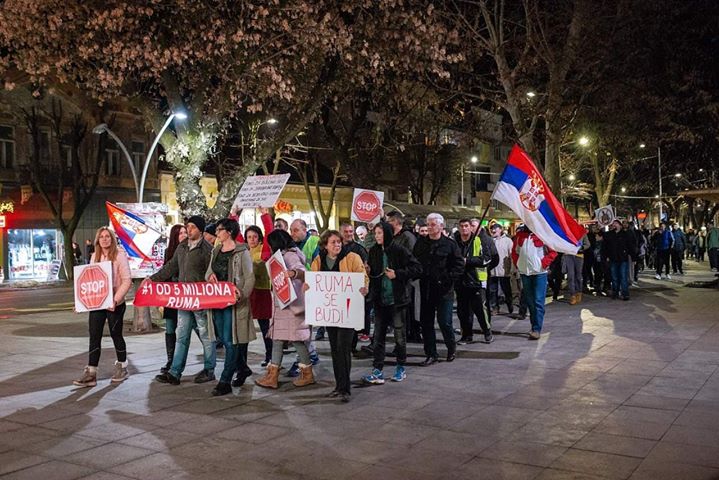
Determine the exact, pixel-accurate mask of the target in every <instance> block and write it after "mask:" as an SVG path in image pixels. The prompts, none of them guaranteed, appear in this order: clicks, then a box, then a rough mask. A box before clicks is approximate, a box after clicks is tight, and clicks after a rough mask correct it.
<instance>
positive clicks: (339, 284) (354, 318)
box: [305, 272, 365, 330]
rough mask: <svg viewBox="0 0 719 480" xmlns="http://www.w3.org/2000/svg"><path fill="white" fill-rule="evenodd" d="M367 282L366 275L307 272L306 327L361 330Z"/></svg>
mask: <svg viewBox="0 0 719 480" xmlns="http://www.w3.org/2000/svg"><path fill="white" fill-rule="evenodd" d="M364 278H365V275H364V274H363V273H344V272H305V283H306V284H307V285H309V289H308V290H307V291H306V292H305V323H307V324H308V325H317V326H320V327H342V328H354V329H355V330H362V329H363V328H364V296H363V295H362V294H361V293H360V288H362V287H364Z"/></svg>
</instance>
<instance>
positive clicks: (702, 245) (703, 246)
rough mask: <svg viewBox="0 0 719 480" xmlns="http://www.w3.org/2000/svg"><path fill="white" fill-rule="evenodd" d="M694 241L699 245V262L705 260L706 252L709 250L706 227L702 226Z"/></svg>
mask: <svg viewBox="0 0 719 480" xmlns="http://www.w3.org/2000/svg"><path fill="white" fill-rule="evenodd" d="M694 243H696V246H697V262H703V261H704V254H705V253H706V251H707V231H706V227H702V228H701V230H700V231H699V232H698V233H697V236H696V238H695V239H694Z"/></svg>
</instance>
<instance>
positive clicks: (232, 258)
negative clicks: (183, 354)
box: [205, 218, 256, 397]
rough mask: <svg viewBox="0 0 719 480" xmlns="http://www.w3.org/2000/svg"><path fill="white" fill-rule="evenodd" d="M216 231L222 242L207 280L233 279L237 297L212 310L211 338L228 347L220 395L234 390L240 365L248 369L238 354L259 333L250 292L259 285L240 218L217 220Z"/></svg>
mask: <svg viewBox="0 0 719 480" xmlns="http://www.w3.org/2000/svg"><path fill="white" fill-rule="evenodd" d="M215 233H216V235H217V240H218V244H217V246H215V248H213V249H212V253H211V254H210V262H209V265H208V267H207V271H206V272H205V280H207V281H208V282H210V283H216V282H230V283H232V284H233V285H234V286H235V298H236V299H237V301H236V302H235V304H234V305H230V306H229V307H225V308H222V309H219V308H215V309H212V310H209V311H208V327H209V328H208V330H209V337H210V341H212V342H214V341H216V340H220V341H221V342H222V344H223V346H224V348H225V365H224V368H223V369H222V374H221V375H220V381H219V382H218V383H217V385H216V386H215V389H214V390H213V391H212V395H213V396H215V397H217V396H220V395H227V394H228V393H231V392H232V385H231V382H232V377H233V376H234V374H235V372H236V371H238V369H239V370H242V369H248V367H247V358H246V357H245V358H242V359H239V360H238V356H243V353H242V352H241V351H240V345H245V349H244V351H247V347H246V345H247V344H248V343H249V342H250V340H253V339H254V338H255V336H256V333H255V328H254V325H253V323H252V317H251V314H250V295H251V294H252V289H253V287H254V285H255V274H254V272H253V267H252V255H251V254H250V251H249V249H248V248H247V244H245V243H238V242H236V241H235V237H237V234H238V233H240V226H239V224H238V223H237V221H235V220H231V219H229V218H223V219H222V220H220V221H218V222H217V223H216V224H215ZM243 367H244V368H243ZM243 380H244V378H243Z"/></svg>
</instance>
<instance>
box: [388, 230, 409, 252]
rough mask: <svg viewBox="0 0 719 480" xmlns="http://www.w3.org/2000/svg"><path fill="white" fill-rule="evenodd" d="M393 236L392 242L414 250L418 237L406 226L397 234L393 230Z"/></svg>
mask: <svg viewBox="0 0 719 480" xmlns="http://www.w3.org/2000/svg"><path fill="white" fill-rule="evenodd" d="M392 237H393V238H392V242H393V243H394V244H395V245H399V246H400V247H404V248H406V249H407V250H409V251H410V252H411V251H412V250H414V246H415V245H416V244H417V237H416V236H415V235H414V233H412V232H411V231H409V230H407V229H406V228H403V229H402V230H400V232H399V233H398V234H397V235H395V234H394V232H393V233H392ZM385 238H386V237H385Z"/></svg>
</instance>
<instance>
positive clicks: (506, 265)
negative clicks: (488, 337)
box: [489, 223, 514, 315]
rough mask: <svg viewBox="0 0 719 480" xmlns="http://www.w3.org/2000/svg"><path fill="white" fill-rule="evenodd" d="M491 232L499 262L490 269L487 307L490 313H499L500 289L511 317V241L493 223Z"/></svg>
mask: <svg viewBox="0 0 719 480" xmlns="http://www.w3.org/2000/svg"><path fill="white" fill-rule="evenodd" d="M490 231H491V232H492V240H493V241H494V246H495V247H496V248H497V255H498V256H499V262H498V263H497V266H496V267H494V268H493V269H492V271H491V272H490V275H489V305H490V307H491V309H492V310H493V311H492V313H493V314H494V315H497V314H498V313H499V289H500V288H501V289H502V294H503V295H504V301H505V303H506V304H507V312H508V313H509V314H510V315H511V314H512V313H514V306H513V304H512V282H511V281H510V280H511V279H510V275H511V273H512V239H511V238H509V237H508V236H507V235H506V234H505V233H504V227H502V225H501V224H499V223H495V224H494V225H492V227H491V228H490Z"/></svg>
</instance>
